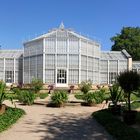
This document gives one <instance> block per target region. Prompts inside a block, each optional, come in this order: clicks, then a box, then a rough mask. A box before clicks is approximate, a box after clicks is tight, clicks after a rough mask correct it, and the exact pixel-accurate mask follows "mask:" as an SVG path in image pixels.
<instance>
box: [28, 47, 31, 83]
mask: <svg viewBox="0 0 140 140" xmlns="http://www.w3.org/2000/svg"><path fill="white" fill-rule="evenodd" d="M28 57H29V79H28V80H29V81H28V83H30V81H31V74H30V48H29V56H28Z"/></svg>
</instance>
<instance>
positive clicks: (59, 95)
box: [51, 90, 68, 105]
mask: <svg viewBox="0 0 140 140" xmlns="http://www.w3.org/2000/svg"><path fill="white" fill-rule="evenodd" d="M51 100H52V103H53V104H58V105H60V104H64V103H65V102H66V101H67V100H68V94H67V92H66V91H61V90H60V91H54V93H53V94H52V96H51Z"/></svg>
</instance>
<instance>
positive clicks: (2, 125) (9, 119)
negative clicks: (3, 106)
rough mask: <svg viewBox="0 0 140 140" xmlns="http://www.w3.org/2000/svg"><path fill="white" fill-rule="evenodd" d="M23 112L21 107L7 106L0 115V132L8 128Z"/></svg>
mask: <svg viewBox="0 0 140 140" xmlns="http://www.w3.org/2000/svg"><path fill="white" fill-rule="evenodd" d="M24 114H25V112H24V110H22V109H19V108H11V107H8V108H7V110H6V112H5V113H4V114H2V115H0V132H2V131H4V130H6V129H8V128H9V127H10V126H11V125H12V124H14V123H16V121H17V120H18V119H19V118H20V117H21V116H23V115H24Z"/></svg>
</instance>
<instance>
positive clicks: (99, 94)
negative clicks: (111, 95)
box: [94, 88, 106, 104]
mask: <svg viewBox="0 0 140 140" xmlns="http://www.w3.org/2000/svg"><path fill="white" fill-rule="evenodd" d="M94 94H95V101H96V104H100V103H102V102H103V101H104V100H105V99H106V90H105V89H104V88H101V89H100V90H98V91H95V92H94Z"/></svg>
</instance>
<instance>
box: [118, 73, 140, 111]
mask: <svg viewBox="0 0 140 140" xmlns="http://www.w3.org/2000/svg"><path fill="white" fill-rule="evenodd" d="M118 83H119V84H120V86H121V88H122V89H123V90H124V93H125V94H127V100H128V111H129V112H130V111H131V105H130V96H131V93H132V92H133V91H135V90H138V89H139V87H140V75H139V74H138V73H137V72H134V71H124V72H122V73H120V75H119V76H118Z"/></svg>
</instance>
